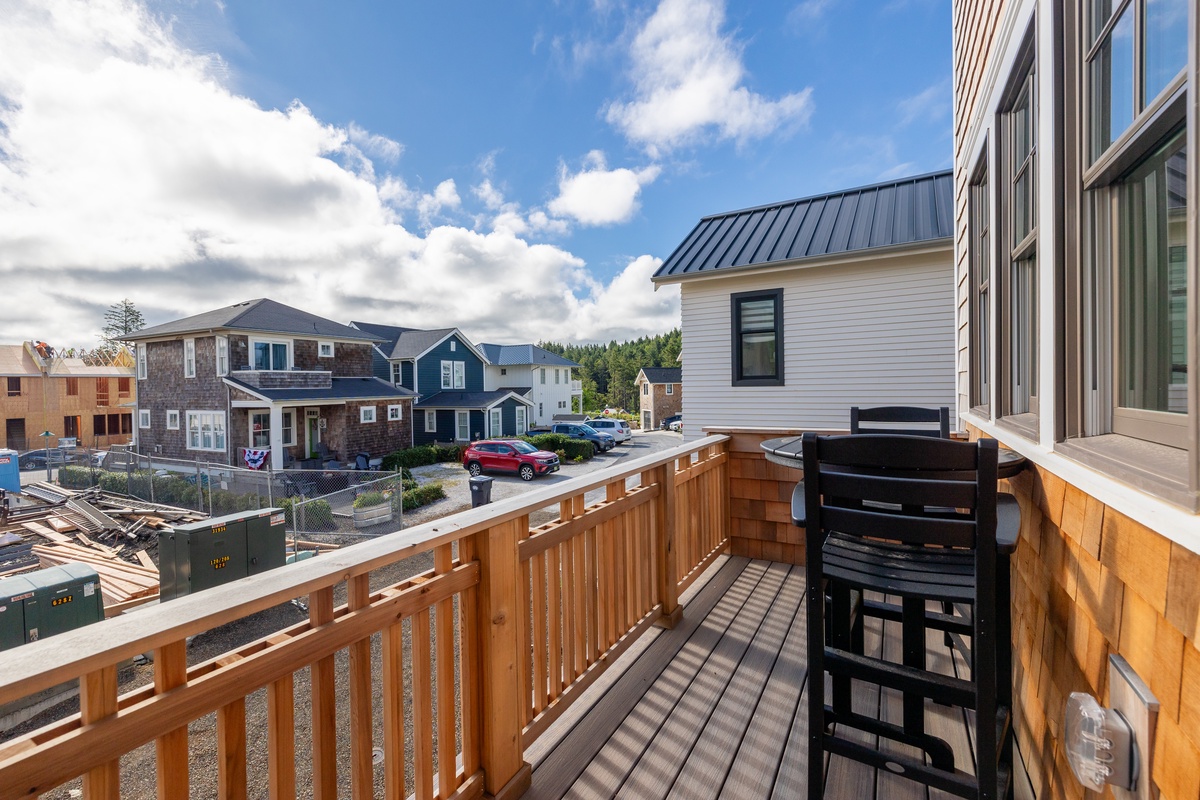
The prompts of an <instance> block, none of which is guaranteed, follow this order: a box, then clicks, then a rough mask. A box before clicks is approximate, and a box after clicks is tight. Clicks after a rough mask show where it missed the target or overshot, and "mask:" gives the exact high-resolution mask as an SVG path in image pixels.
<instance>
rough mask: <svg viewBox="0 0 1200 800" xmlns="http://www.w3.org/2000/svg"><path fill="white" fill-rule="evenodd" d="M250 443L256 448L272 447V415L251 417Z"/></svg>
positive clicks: (253, 415)
mask: <svg viewBox="0 0 1200 800" xmlns="http://www.w3.org/2000/svg"><path fill="white" fill-rule="evenodd" d="M250 441H251V444H252V446H254V447H270V446H271V414H270V412H267V413H265V414H251V415H250Z"/></svg>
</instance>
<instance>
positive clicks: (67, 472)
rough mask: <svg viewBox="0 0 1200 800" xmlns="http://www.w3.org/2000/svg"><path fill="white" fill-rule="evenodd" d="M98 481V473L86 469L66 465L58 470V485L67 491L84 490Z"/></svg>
mask: <svg viewBox="0 0 1200 800" xmlns="http://www.w3.org/2000/svg"><path fill="white" fill-rule="evenodd" d="M99 480H100V473H98V472H95V471H94V470H92V469H90V468H88V467H79V466H71V465H66V466H62V467H59V468H58V485H59V486H63V487H65V488H67V489H86V488H88V487H89V486H93V485H95V484H96V483H97V482H98V481H99Z"/></svg>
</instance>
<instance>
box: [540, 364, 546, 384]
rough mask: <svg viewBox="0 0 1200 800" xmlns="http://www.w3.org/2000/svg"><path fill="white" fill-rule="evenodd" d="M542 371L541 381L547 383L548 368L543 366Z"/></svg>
mask: <svg viewBox="0 0 1200 800" xmlns="http://www.w3.org/2000/svg"><path fill="white" fill-rule="evenodd" d="M540 371H541V382H542V383H543V384H545V383H546V368H545V367H542V368H541V370H540Z"/></svg>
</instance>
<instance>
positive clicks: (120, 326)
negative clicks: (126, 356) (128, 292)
mask: <svg viewBox="0 0 1200 800" xmlns="http://www.w3.org/2000/svg"><path fill="white" fill-rule="evenodd" d="M144 327H146V319H145V317H143V316H142V312H140V311H138V310H137V307H136V306H134V304H133V301H132V300H130V299H129V298H125V299H124V300H122V301H121V302H119V303H113V304H112V305H111V306H109V307H108V311H105V312H104V328H103V329H101V339H102V340H103V341H104V344H105V345H107V346H109V347H124V346H125V345H124V343H123V342H121V341H120V339H121V338H122V337H123V336H125V335H127V334H130V333H133V332H134V331H138V330H141V329H142V328H144Z"/></svg>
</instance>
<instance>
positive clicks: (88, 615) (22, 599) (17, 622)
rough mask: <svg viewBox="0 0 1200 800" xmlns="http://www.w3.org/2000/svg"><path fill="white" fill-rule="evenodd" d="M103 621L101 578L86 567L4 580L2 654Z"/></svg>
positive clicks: (0, 590) (0, 603)
mask: <svg viewBox="0 0 1200 800" xmlns="http://www.w3.org/2000/svg"><path fill="white" fill-rule="evenodd" d="M102 619H104V603H103V601H102V600H101V598H100V577H99V576H98V575H97V574H96V570H94V569H92V568H91V567H89V566H87V565H86V564H63V565H62V566H58V567H50V568H48V569H42V570H38V571H37V572H30V573H27V574H25V575H15V576H13V577H11V578H4V579H0V650H7V649H9V648H10V647H16V646H17V645H22V644H25V643H26V642H36V641H37V640H38V639H44V638H46V637H47V636H53V635H54V634H56V633H62V632H63V631H70V630H74V629H75V628H82V627H83V626H84V625H90V624H91V623H93V622H99V621H100V620H102Z"/></svg>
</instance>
